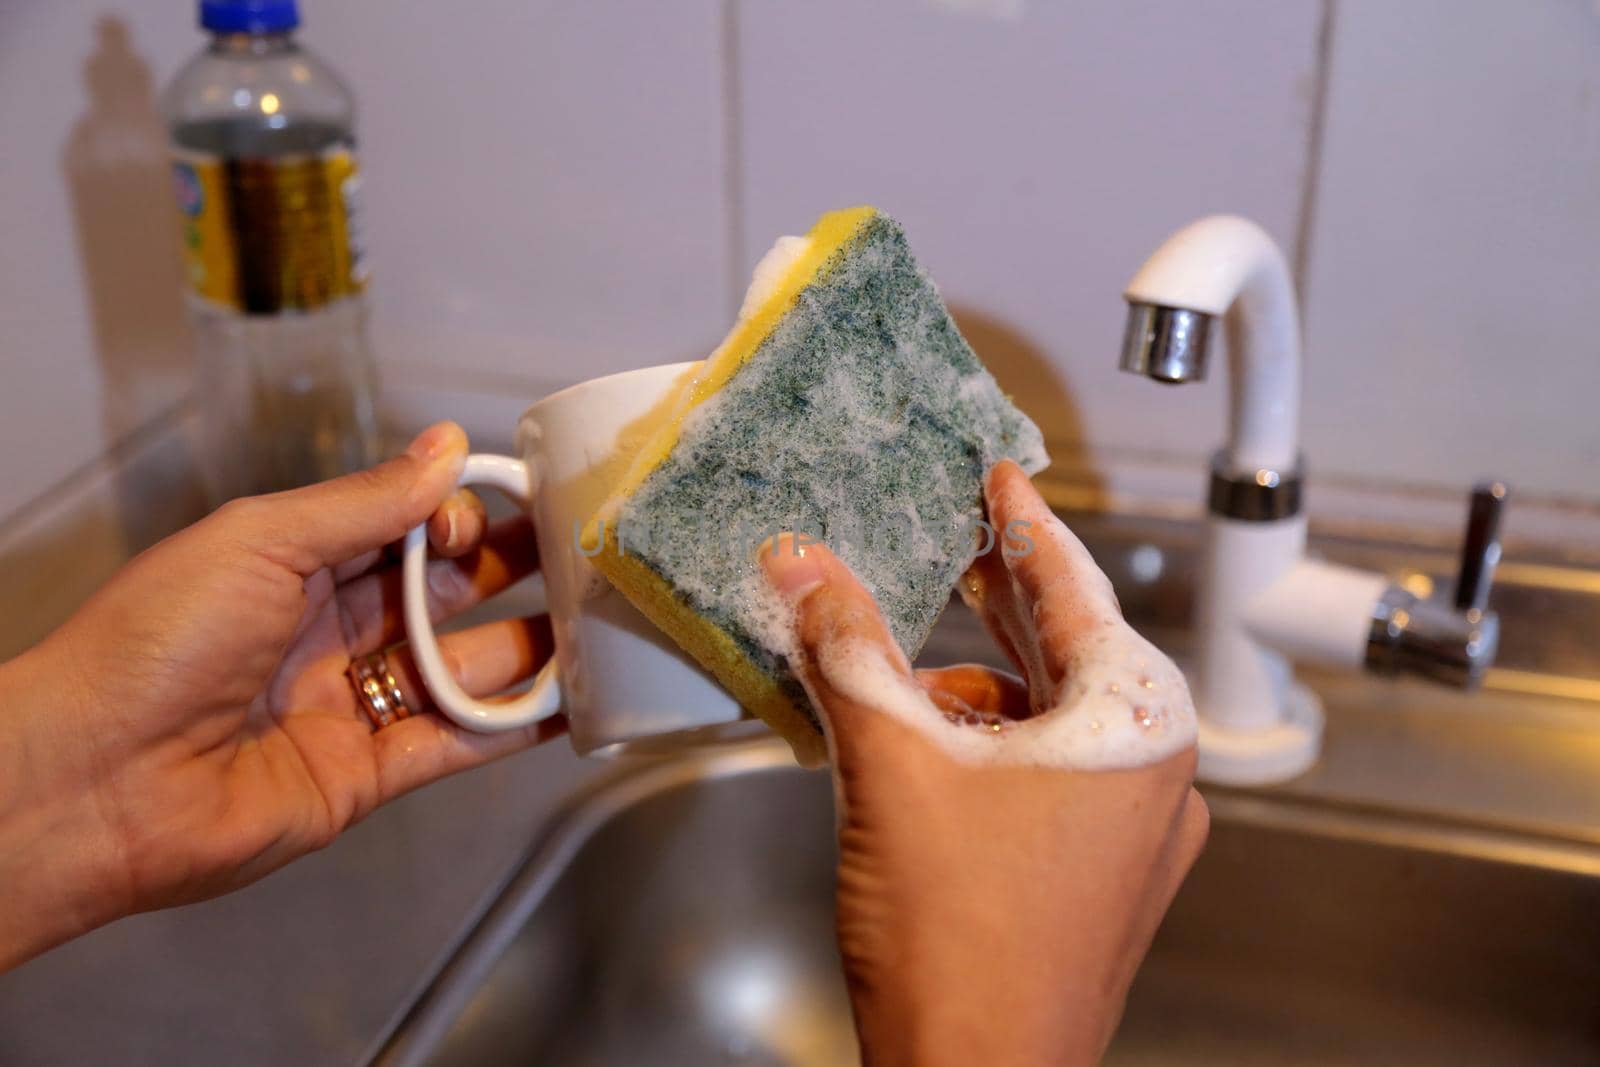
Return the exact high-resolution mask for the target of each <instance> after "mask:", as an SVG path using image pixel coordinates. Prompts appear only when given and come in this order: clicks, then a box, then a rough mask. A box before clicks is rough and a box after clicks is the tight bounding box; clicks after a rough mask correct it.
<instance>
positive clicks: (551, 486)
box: [403, 363, 741, 755]
mask: <svg viewBox="0 0 1600 1067" xmlns="http://www.w3.org/2000/svg"><path fill="white" fill-rule="evenodd" d="M697 366H699V364H697V363H675V364H669V365H667V366H661V367H648V368H646V369H644V370H636V371H627V372H625V373H622V374H613V375H610V376H608V377H605V378H596V379H594V380H593V381H588V382H583V383H582V384H580V385H574V386H572V387H571V388H569V389H563V390H561V391H560V392H558V393H552V394H551V395H550V396H547V397H545V398H544V399H543V400H541V401H539V402H538V403H536V404H534V405H533V406H532V407H530V408H529V409H528V410H527V411H525V412H524V413H523V415H522V419H521V420H520V421H519V422H518V424H517V437H516V448H517V452H518V453H519V455H520V458H512V457H510V456H497V455H486V454H476V455H472V456H469V457H467V463H466V466H465V468H463V470H462V472H461V477H460V479H459V484H461V485H488V486H493V487H494V488H496V489H499V490H501V491H502V492H504V493H505V494H507V495H508V496H509V497H511V498H512V499H513V500H515V501H516V502H517V504H518V505H519V506H520V507H522V508H523V509H524V510H526V511H527V512H528V514H529V515H530V516H531V517H532V519H533V528H534V533H535V536H536V537H537V538H538V541H539V559H540V569H541V570H542V572H543V574H544V582H545V597H546V604H547V607H548V610H549V613H550V620H551V623H552V628H553V630H554V631H555V641H556V654H555V656H554V657H553V658H552V659H551V660H550V662H549V663H547V664H545V666H544V667H543V668H542V669H541V670H540V671H539V673H538V674H537V675H536V676H535V678H534V681H533V685H532V687H531V688H529V689H528V690H527V691H526V692H524V693H522V694H520V695H518V696H515V697H512V698H508V699H503V700H498V701H485V700H477V699H474V698H473V697H471V696H469V695H467V693H466V692H465V691H464V690H462V688H461V686H460V685H459V684H457V682H456V680H455V679H454V678H453V677H451V676H450V672H449V671H448V670H447V669H446V667H445V664H444V660H443V659H442V658H441V657H440V655H439V643H438V639H437V638H436V637H435V635H434V631H433V624H432V622H431V621H430V620H429V618H428V608H427V598H426V596H425V594H424V583H425V581H426V576H425V571H426V566H427V535H426V530H425V528H424V527H422V526H419V527H417V528H416V529H414V530H412V531H411V532H410V533H408V534H407V535H406V544H405V562H404V565H403V566H404V583H403V587H404V601H405V620H406V633H407V636H408V637H409V638H410V641H411V651H412V654H413V655H414V656H415V658H416V662H417V668H418V670H419V671H420V672H421V674H422V678H423V681H424V682H425V683H426V684H427V687H428V692H429V694H430V695H431V696H432V697H433V701H434V703H435V704H437V705H438V707H439V710H440V711H442V712H443V713H444V714H445V715H447V716H449V717H450V718H451V719H452V720H454V721H455V722H457V723H460V724H461V725H462V726H465V727H467V728H468V729H471V730H478V731H483V732H493V731H499V730H511V729H516V728H517V727H521V726H526V725H528V724H530V723H535V722H538V721H540V720H541V719H547V718H549V717H550V716H551V715H554V714H555V713H556V712H557V711H558V710H564V711H565V712H566V715H567V721H568V724H569V727H570V730H571V737H572V747H573V748H574V749H575V750H577V752H578V753H579V754H581V755H586V754H589V753H592V752H600V751H602V750H612V751H615V750H616V749H617V748H618V747H620V746H624V745H627V744H628V743H630V742H636V741H639V740H640V739H643V738H654V737H657V736H659V735H664V734H675V733H679V732H681V731H685V730H699V729H701V728H705V727H716V726H721V725H724V724H728V723H733V722H736V721H738V720H739V719H740V717H741V712H740V709H739V705H738V704H737V703H735V702H734V700H733V698H732V697H730V696H729V695H728V694H727V692H726V691H725V690H724V689H723V688H722V687H721V686H719V685H718V684H717V683H716V682H715V681H713V680H712V679H711V677H710V676H709V675H707V674H705V673H704V672H703V671H702V670H701V669H700V667H699V666H698V665H697V664H696V663H695V662H694V661H693V660H692V659H690V658H689V656H688V655H687V654H685V653H684V652H683V651H682V650H681V649H679V648H678V646H677V645H675V644H673V643H672V641H671V640H670V639H668V638H667V637H666V635H664V634H662V633H661V631H659V630H658V629H656V628H655V626H654V625H653V624H651V623H650V621H649V620H647V619H646V618H645V617H644V616H643V615H641V614H640V613H639V611H638V609H637V608H635V607H634V606H633V605H632V604H630V603H629V602H628V601H627V599H626V598H625V597H623V595H622V594H621V593H619V592H617V591H616V590H615V589H613V588H612V587H611V585H610V584H609V583H607V582H606V581H605V579H604V578H602V577H601V576H600V574H599V572H598V571H596V570H595V569H594V568H593V566H591V565H590V563H589V561H588V559H586V558H585V557H584V555H583V554H582V552H580V551H579V547H578V538H577V531H578V530H579V529H581V527H582V526H583V524H585V523H587V522H588V520H589V519H591V518H593V516H594V514H595V511H596V510H597V509H598V508H599V506H600V504H601V502H602V501H603V500H604V499H605V497H606V495H607V493H608V492H609V491H610V488H611V486H612V485H613V484H615V482H616V481H617V479H618V478H619V477H620V475H621V473H622V471H623V469H625V468H626V466H627V463H628V461H629V459H630V458H631V457H632V455H633V454H634V452H635V451H636V450H637V448H638V446H639V445H640V444H641V443H642V442H643V440H644V439H645V438H646V437H647V436H648V435H649V434H650V432H651V431H652V430H653V429H654V428H655V426H657V425H659V424H660V423H661V421H662V420H663V419H664V418H665V417H666V414H667V412H668V410H669V409H670V407H671V404H670V401H671V398H672V397H674V396H675V395H676V393H677V390H676V389H675V388H674V386H676V385H677V384H679V383H680V381H682V380H683V379H684V378H685V377H686V376H687V375H688V374H690V373H691V372H692V371H693V370H694V368H696V367H697ZM710 732H712V733H715V732H716V731H710Z"/></svg>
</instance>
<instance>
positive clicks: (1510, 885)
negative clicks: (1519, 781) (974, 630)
mask: <svg viewBox="0 0 1600 1067" xmlns="http://www.w3.org/2000/svg"><path fill="white" fill-rule="evenodd" d="M1209 799H1210V801H1211V803H1212V807H1213V811H1214V815H1215V821H1214V829H1213V831H1212V837H1211V842H1210V845H1209V847H1208V848H1207V850H1206V853H1205V855H1204V857H1203V858H1202V859H1201V861H1200V863H1199V865H1198V867H1197V868H1196V869H1195V871H1194V874H1193V875H1192V876H1191V878H1190V879H1189V881H1188V883H1187V884H1186V885H1185V887H1184V889H1183V890H1182V892H1181V894H1180V895H1179V897H1178V900H1177V903H1176V904H1175V906H1174V907H1173V909H1172V912H1171V914H1170V916H1169V917H1168V919H1167V922H1166V924H1165V925H1164V926H1163V927H1162V930H1161V933H1160V935H1159V937H1158V939H1157V941H1156V945H1155V947H1154V949H1153V950H1152V952H1151V954H1150V956H1149V959H1148V961H1147V962H1146V964H1145V967H1144V969H1143V971H1142V972H1141V975H1140V978H1139V980H1138V983H1137V985H1136V986H1135V988H1134V990H1133V993H1132V996H1131V997H1130V999H1129V1003H1128V1011H1127V1015H1126V1017H1125V1019H1124V1021H1123V1025H1122V1028H1121V1031H1120V1032H1119V1035H1118V1038H1117V1041H1116V1044H1115V1046H1114V1047H1113V1049H1112V1052H1111V1055H1110V1057H1109V1058H1108V1061H1107V1062H1109V1063H1112V1064H1230V1065H1251V1064H1327V1065H1333V1064H1373V1063H1394V1064H1401V1063H1403V1064H1435V1063H1437V1064H1448V1065H1451V1067H1455V1065H1459V1064H1462V1063H1473V1064H1489V1063H1505V1064H1519V1065H1523V1064H1545V1065H1559V1064H1593V1063H1596V1062H1600V853H1597V852H1596V851H1595V850H1594V849H1593V848H1592V847H1588V846H1584V845H1580V844H1574V843H1571V842H1564V841H1554V840H1547V841H1539V840H1534V839H1530V838H1527V837H1522V836H1519V837H1516V838H1508V837H1505V836H1497V835H1495V834H1493V833H1491V832H1487V831H1483V830H1478V829H1473V828H1470V827H1465V826H1459V825H1449V824H1445V823H1429V822H1423V821H1418V820H1415V819H1397V818H1394V817H1392V816H1387V815H1383V814H1380V813H1373V812H1363V811H1359V810H1355V809H1352V808H1349V807H1341V806H1329V805H1325V804H1320V803H1315V802H1308V801H1305V800H1303V799H1298V798H1295V797H1293V796H1282V797H1271V796H1266V795H1259V794H1257V795H1252V794H1231V793H1214V794H1211V795H1210V798H1209ZM833 849H834V845H833V813H832V803H831V794H830V789H829V785H828V780H827V778H826V776H824V775H821V774H814V773H808V772H805V771H801V770H799V769H797V768H795V767H794V766H793V765H792V763H791V762H790V761H789V759H788V757H787V755H786V752H785V750H784V748H783V746H782V745H781V744H778V743H775V742H756V743H753V744H746V745H743V746H737V747H732V748H728V749H724V750H721V751H708V752H703V753H700V754H698V755H694V756H691V757H688V758H683V759H678V760H674V761H670V762H660V763H652V764H646V765H641V766H637V767H634V768H623V769H620V770H619V773H618V774H617V775H616V776H614V777H613V778H611V779H610V780H609V781H607V782H606V783H604V784H602V785H601V786H600V787H598V788H597V789H596V790H595V791H593V792H591V793H590V794H588V795H586V796H584V797H582V798H580V799H578V800H577V801H576V802H574V803H573V804H572V805H571V806H570V807H569V808H568V810H567V813H566V815H565V816H564V817H563V818H562V819H561V820H559V821H558V823H557V824H556V825H555V826H554V827H553V829H552V832H551V833H550V835H549V836H548V837H547V838H546V839H545V840H544V841H543V842H542V844H541V845H540V847H539V848H538V849H536V850H535V852H534V853H533V855H532V856H531V858H530V859H529V861H528V863H527V864H526V865H525V867H524V868H523V869H522V871H521V872H520V873H519V874H518V875H517V876H516V877H515V879H514V880H513V881H512V882H511V883H510V884H509V885H508V886H507V888H506V890H505V892H504V893H503V894H501V895H500V897H499V898H498V900H497V901H496V903H495V904H494V905H493V906H492V907H491V908H490V910H489V911H488V913H487V914H486V915H485V917H484V919H483V921H482V922H481V923H480V924H479V925H478V926H477V928H476V929H475V931H474V932H473V933H472V934H471V936H470V937H469V938H468V939H467V940H466V941H465V942H464V944H463V945H462V946H461V949H460V951H459V952H457V954H456V955H455V957H454V958H453V959H452V961H451V962H450V963H449V965H448V966H447V967H446V968H445V969H444V970H443V971H442V972H441V973H440V975H439V976H438V977H437V979H436V980H435V981H434V982H433V983H432V985H431V986H430V987H429V988H428V990H427V992H426V993H425V994H424V995H423V996H422V998H421V999H420V1000H419V1001H418V1003H417V1004H416V1005H415V1006H414V1007H413V1009H412V1010H411V1012H410V1013H409V1014H408V1016H407V1017H406V1018H405V1019H404V1020H403V1022H402V1023H401V1025H400V1026H399V1028H398V1029H397V1030H396V1032H395V1034H394V1036H393V1038H392V1040H391V1041H390V1043H389V1045H388V1046H387V1047H386V1048H385V1050H384V1051H383V1053H382V1054H381V1055H380V1057H379V1062H381V1063H384V1064H409V1063H436V1064H458V1063H459V1064H473V1065H483V1064H495V1063H538V1064H562V1065H574V1067H583V1065H595V1067H598V1065H602V1064H626V1065H630V1067H633V1065H640V1064H652V1065H662V1067H667V1065H678V1064H682V1065H694V1067H705V1065H710V1064H749V1065H760V1067H769V1065H771V1067H776V1065H808V1067H809V1065H837V1064H850V1063H854V1062H856V1055H855V1049H854V1040H853V1031H852V1027H851V1020H850V1009H849V1004H848V1001H847V999H846V997H845V992H844V988H843V984H842V981H841V979H840V976H839V970H838V959H837V957H836V955H835V952H834V946H833V936H832V866H833V855H834V853H833ZM1061 995H1062V996H1063V997H1066V996H1069V995H1070V990H1062V991H1061Z"/></svg>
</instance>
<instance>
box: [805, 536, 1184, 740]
mask: <svg viewBox="0 0 1600 1067" xmlns="http://www.w3.org/2000/svg"><path fill="white" fill-rule="evenodd" d="M1030 536H1033V537H1046V538H1049V539H1050V540H1051V542H1052V543H1053V545H1054V546H1055V547H1057V548H1058V549H1059V550H1061V551H1062V552H1064V553H1066V554H1068V555H1069V556H1072V557H1074V558H1075V560H1076V565H1075V566H1074V567H1073V568H1072V569H1071V571H1070V572H1068V573H1066V574H1063V575H1062V576H1061V577H1060V578H1058V579H1056V581H1055V583H1053V584H1052V586H1049V587H1046V589H1045V590H1044V591H1043V592H1044V593H1046V594H1048V595H1049V597H1050V599H1051V600H1053V601H1056V602H1060V603H1064V604H1067V605H1070V606H1071V608H1072V610H1073V611H1074V613H1075V616H1076V622H1077V623H1078V625H1077V626H1076V627H1075V629H1074V635H1073V638H1072V640H1071V642H1070V650H1071V651H1070V655H1069V657H1068V662H1067V665H1066V666H1067V669H1066V671H1065V673H1064V675H1063V676H1062V677H1061V678H1058V679H1051V678H1049V677H1048V675H1047V673H1046V669H1045V665H1044V662H1043V659H1042V657H1040V656H1039V655H1038V645H1037V642H1036V641H1034V642H1030V643H1028V644H1027V647H1019V648H1018V649H1017V652H1018V654H1019V655H1021V656H1022V657H1023V658H1024V661H1025V662H1026V664H1027V673H1028V676H1029V680H1030V682H1031V683H1032V686H1033V691H1032V698H1033V703H1034V705H1035V714H1034V715H1033V717H1031V718H1028V719H1021V720H1017V721H1015V722H1011V723H1008V724H1007V725H1006V726H1005V727H1004V728H1003V729H998V730H995V729H979V728H974V727H973V726H972V725H970V724H968V723H966V722H964V721H961V720H960V719H959V718H956V719H955V720H954V721H953V720H952V717H951V716H948V715H946V714H945V713H944V712H943V711H941V710H940V709H939V708H938V707H937V706H935V704H934V703H933V701H932V700H931V699H930V698H929V696H928V694H927V692H926V691H924V690H923V689H922V688H921V687H920V686H919V685H918V684H916V683H915V681H913V680H912V679H910V678H908V677H907V676H906V675H905V673H904V671H903V670H901V669H897V668H896V666H895V665H894V664H893V663H891V662H890V661H889V660H888V659H887V658H885V652H884V650H883V649H880V648H877V647H875V646H863V645H860V644H859V643H857V644H852V643H850V642H849V641H847V640H846V639H845V638H843V637H835V638H827V637H825V638H824V639H823V640H822V642H821V643H820V644H819V645H818V647H817V649H816V652H815V655H816V660H815V662H814V663H813V664H812V665H811V666H812V669H814V670H815V671H816V672H817V673H818V674H819V675H820V676H821V678H822V680H823V681H825V682H826V683H827V685H828V686H829V687H830V688H832V689H833V690H834V691H836V692H838V693H840V694H841V695H844V696H846V697H848V698H849V699H851V700H854V701H855V702H857V703H860V704H863V705H865V706H868V707H872V708H876V709H879V710H881V711H882V712H884V713H885V714H889V715H893V716H895V717H896V718H897V719H899V720H901V721H902V722H904V723H905V724H906V725H908V726H910V727H912V728H914V729H916V730H917V731H919V732H920V733H922V734H923V735H924V736H926V737H928V738H929V739H930V740H932V741H934V742H935V743H936V744H938V745H939V746H940V747H941V748H943V749H944V750H945V751H946V752H948V753H949V754H950V755H951V756H952V757H953V758H955V759H958V760H961V761H962V762H964V763H970V764H1003V765H1034V766H1043V767H1057V768H1061V769H1066V770H1083V771H1103V770H1119V769H1129V768H1134V767H1143V766H1148V765H1150V764H1152V763H1159V762H1160V761H1162V760H1164V759H1167V758H1169V757H1171V756H1174V755H1176V754H1177V753H1179V752H1181V751H1183V750H1184V749H1186V748H1188V747H1189V746H1191V745H1193V744H1194V742H1195V736H1196V720H1195V710H1194V702H1193V701H1192V700H1191V698H1190V696H1189V687H1188V683H1187V682H1185V680H1184V677H1183V674H1182V672H1180V671H1179V670H1178V668H1177V666H1176V665H1175V664H1173V662H1172V661H1171V660H1170V659H1168V658H1167V657H1166V655H1164V654H1163V653H1162V652H1161V651H1160V650H1159V649H1157V648H1156V647H1155V646H1154V645H1152V644H1151V643H1150V642H1149V641H1147V640H1145V638H1144V637H1142V636H1140V635H1139V634H1138V633H1137V632H1135V631H1134V629H1133V628H1132V627H1131V626H1129V625H1128V624H1127V622H1126V621H1124V620H1123V618H1122V613H1121V612H1120V610H1118V607H1117V602H1116V596H1115V594H1114V593H1113V591H1112V588H1111V583H1110V581H1109V580H1108V579H1106V577H1105V575H1104V573H1103V572H1102V571H1101V570H1100V569H1099V568H1098V567H1097V566H1096V565H1095V564H1094V561H1093V559H1092V558H1091V557H1090V556H1089V552H1088V550H1087V549H1086V548H1084V547H1083V543H1082V542H1080V541H1079V540H1078V539H1077V537H1075V536H1074V535H1073V534H1072V532H1071V531H1070V530H1068V529H1067V527H1066V526H1065V524H1063V523H1062V522H1061V521H1060V520H1059V519H1057V518H1055V517H1054V516H1053V515H1052V516H1050V517H1049V518H1048V519H1045V520H1043V521H1041V522H1038V523H1035V524H1034V526H1033V528H1032V529H1031V530H1030ZM995 551H999V548H998V547H997V548H996V549H995ZM1066 583H1071V585H1072V588H1071V589H1064V588H1062V585H1064V584H1066ZM967 592H969V593H970V592H971V590H968V591H967ZM1011 621H1012V624H1013V627H1012V628H1013V630H1014V631H1015V632H1028V631H1031V628H1032V623H1033V620H1032V619H1020V618H1019V619H1014V620H1011Z"/></svg>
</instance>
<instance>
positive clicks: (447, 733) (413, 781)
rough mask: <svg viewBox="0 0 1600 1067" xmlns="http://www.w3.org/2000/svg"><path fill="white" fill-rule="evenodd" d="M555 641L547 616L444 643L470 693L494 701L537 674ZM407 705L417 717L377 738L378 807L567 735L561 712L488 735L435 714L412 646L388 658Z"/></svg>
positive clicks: (450, 637) (444, 653)
mask: <svg viewBox="0 0 1600 1067" xmlns="http://www.w3.org/2000/svg"><path fill="white" fill-rule="evenodd" d="M554 650H555V639H554V637H553V635H552V633H551V629H550V619H549V617H548V616H545V615H539V616H535V617H534V618H531V619H504V620H501V621H499V622H491V623H485V624H484V625H482V626H474V627H473V628H472V629H470V630H462V631H460V632H458V633H453V634H446V635H445V636H443V637H441V638H440V639H439V652H440V655H441V658H443V660H444V663H445V667H446V669H448V670H449V671H450V674H451V676H452V677H453V678H455V680H456V682H457V683H459V684H460V686H461V688H462V689H464V690H465V691H466V692H467V693H468V694H470V695H472V696H475V697H479V698H482V697H489V696H492V695H494V694H496V693H500V692H503V691H504V690H506V689H508V688H510V687H511V686H513V685H515V684H517V683H518V682H520V681H523V680H524V679H526V678H528V677H530V676H532V675H533V673H534V672H535V671H537V670H538V669H539V668H540V667H542V666H544V664H545V663H546V662H547V661H548V660H549V659H550V656H551V655H552V654H553V652H554ZM386 659H387V661H388V665H389V671H390V673H391V674H393V675H394V678H395V683H396V684H397V685H398V686H399V687H400V692H401V695H402V696H403V697H404V698H405V701H406V706H407V707H409V708H411V709H412V711H413V712H414V713H415V714H413V715H412V716H411V717H410V718H408V719H403V720H401V721H400V722H397V723H394V724H393V725H391V726H386V727H384V728H383V729H381V730H379V731H378V732H377V733H376V734H374V735H373V749H374V751H375V753H376V758H377V762H378V791H379V796H380V803H386V802H388V801H390V800H393V799H394V798H395V797H397V796H400V795H401V794H402V793H406V792H409V791H410V790H412V789H415V788H417V787H418V786H422V785H427V784H428V783H429V782H432V781H436V780H437V779H439V778H443V777H444V776H446V775H449V774H454V773H456V772H457V771H464V770H468V769H470V768H472V767H477V766H480V765H481V764H484V763H487V762H489V761H490V760H493V759H498V758H500V757H501V756H505V755H509V754H510V753H513V752H518V751H521V750H522V749H525V748H529V747H531V746H533V745H538V744H543V743H544V742H545V741H548V740H550V739H551V738H553V737H559V736H561V735H562V734H564V733H566V730H567V721H566V719H565V717H563V716H561V715H555V716H552V717H550V718H548V719H545V720H544V721H543V722H537V723H532V724H530V725H528V726H526V727H523V728H522V729H520V730H507V731H505V732H502V733H494V734H484V733H477V732H474V731H472V730H466V729H463V728H462V727H460V726H457V725H456V724H455V723H453V722H451V721H450V720H449V719H447V718H445V717H444V716H443V715H440V714H439V713H438V712H437V710H434V708H435V705H434V703H433V701H432V699H431V698H430V697H429V696H428V691H427V687H426V685H425V684H424V683H423V680H422V675H421V674H420V672H419V671H418V670H417V664H416V660H415V658H413V657H412V655H411V651H410V649H408V648H406V647H405V646H403V645H402V646H399V647H397V648H394V649H392V650H391V651H390V652H389V653H388V655H387V656H386Z"/></svg>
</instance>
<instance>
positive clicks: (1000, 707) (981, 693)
mask: <svg viewBox="0 0 1600 1067" xmlns="http://www.w3.org/2000/svg"><path fill="white" fill-rule="evenodd" d="M916 675H917V681H919V682H921V683H922V685H923V688H925V689H927V690H928V693H929V695H930V696H931V697H932V698H933V702H934V704H935V705H937V706H938V707H939V710H941V711H954V710H960V711H976V712H980V713H988V714H990V715H1001V716H1004V717H1006V718H1008V719H1026V718H1027V717H1028V716H1029V715H1031V714H1032V708H1031V705H1030V702H1029V699H1028V686H1027V683H1026V682H1024V681H1023V680H1022V679H1021V678H1018V677H1017V676H1016V675H1014V674H1010V673H1008V672H1006V671H996V670H991V669H990V668H988V667H980V666H978V665H977V664H975V663H961V664H957V665H955V666H952V667H937V668H931V669H929V668H925V669H922V670H919V671H917V672H916ZM945 697H950V698H954V700H956V701H958V702H959V704H960V707H959V708H957V707H955V706H951V707H946V706H945V704H944V703H942V700H943V698H945Z"/></svg>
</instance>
